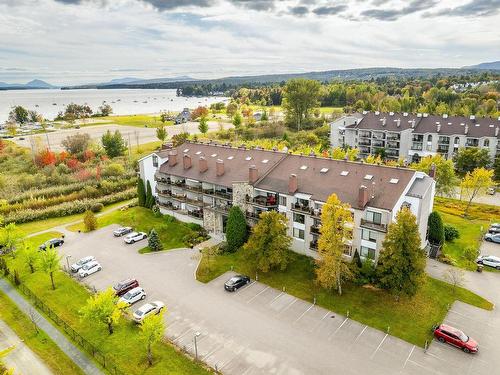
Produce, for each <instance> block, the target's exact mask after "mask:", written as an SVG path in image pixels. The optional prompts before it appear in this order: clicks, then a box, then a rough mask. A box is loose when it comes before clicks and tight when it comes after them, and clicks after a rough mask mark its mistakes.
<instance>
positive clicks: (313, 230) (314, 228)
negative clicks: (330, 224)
mask: <svg viewBox="0 0 500 375" xmlns="http://www.w3.org/2000/svg"><path fill="white" fill-rule="evenodd" d="M309 231H310V232H311V233H316V234H320V233H319V231H320V226H319V225H311V228H309Z"/></svg>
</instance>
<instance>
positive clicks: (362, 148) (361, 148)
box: [358, 146, 370, 154]
mask: <svg viewBox="0 0 500 375" xmlns="http://www.w3.org/2000/svg"><path fill="white" fill-rule="evenodd" d="M358 148H359V152H360V153H361V154H369V153H370V147H366V146H359V147H358Z"/></svg>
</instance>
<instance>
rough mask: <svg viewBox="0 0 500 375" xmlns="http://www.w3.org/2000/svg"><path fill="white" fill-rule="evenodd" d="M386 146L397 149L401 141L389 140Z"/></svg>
mask: <svg viewBox="0 0 500 375" xmlns="http://www.w3.org/2000/svg"><path fill="white" fill-rule="evenodd" d="M386 147H387V148H396V149H399V142H394V141H393V142H390V141H387V143H386Z"/></svg>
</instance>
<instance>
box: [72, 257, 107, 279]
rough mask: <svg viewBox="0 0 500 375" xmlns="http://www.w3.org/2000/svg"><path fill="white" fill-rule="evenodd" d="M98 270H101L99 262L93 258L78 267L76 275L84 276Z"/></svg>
mask: <svg viewBox="0 0 500 375" xmlns="http://www.w3.org/2000/svg"><path fill="white" fill-rule="evenodd" d="M100 270H102V267H101V264H100V263H99V262H98V261H96V260H93V261H90V262H88V263H87V264H84V265H83V266H82V268H80V270H79V271H78V276H80V277H86V276H88V275H92V274H93V273H96V272H98V271H100Z"/></svg>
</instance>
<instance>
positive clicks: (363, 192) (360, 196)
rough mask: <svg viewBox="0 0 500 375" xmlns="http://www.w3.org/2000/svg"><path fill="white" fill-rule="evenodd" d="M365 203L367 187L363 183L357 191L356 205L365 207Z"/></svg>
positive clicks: (366, 201)
mask: <svg viewBox="0 0 500 375" xmlns="http://www.w3.org/2000/svg"><path fill="white" fill-rule="evenodd" d="M367 203H368V188H367V187H366V186H364V185H361V186H360V187H359V191H358V206H359V208H365V206H366V204H367Z"/></svg>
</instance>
